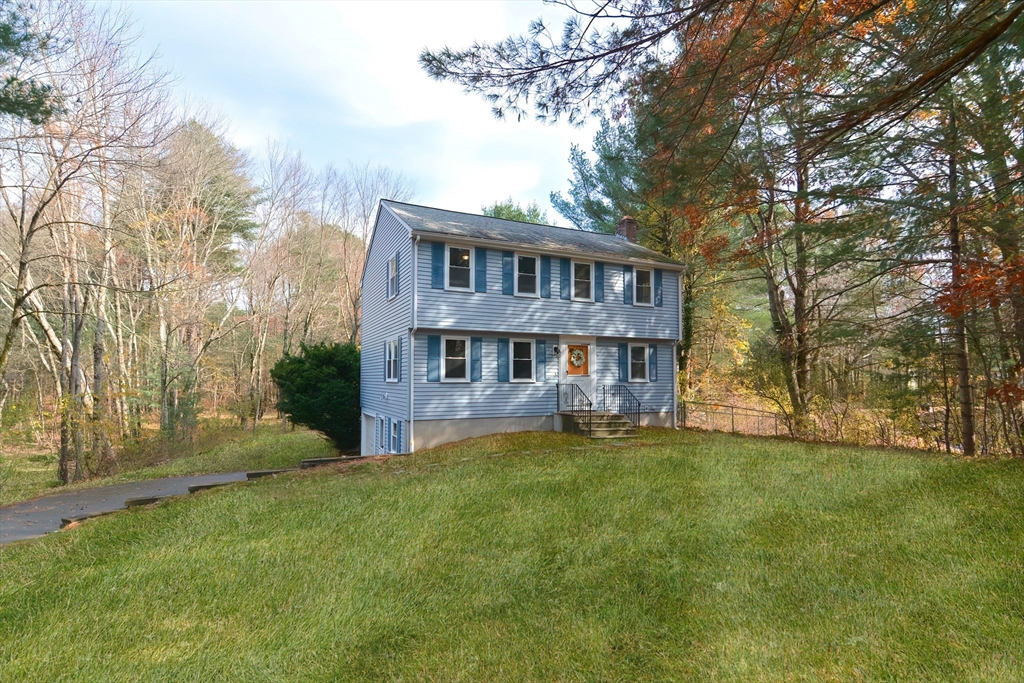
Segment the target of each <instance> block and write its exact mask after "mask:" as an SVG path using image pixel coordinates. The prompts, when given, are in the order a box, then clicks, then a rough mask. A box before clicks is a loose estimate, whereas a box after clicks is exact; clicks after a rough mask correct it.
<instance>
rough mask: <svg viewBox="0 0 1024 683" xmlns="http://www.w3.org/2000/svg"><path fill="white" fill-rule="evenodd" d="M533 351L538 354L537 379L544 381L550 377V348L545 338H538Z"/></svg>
mask: <svg viewBox="0 0 1024 683" xmlns="http://www.w3.org/2000/svg"><path fill="white" fill-rule="evenodd" d="M533 352H534V353H535V354H537V372H536V375H537V381H538V382H544V381H546V380H547V378H548V350H547V347H546V346H545V345H544V340H543V339H538V340H537V342H536V344H535V346H534V349H533Z"/></svg>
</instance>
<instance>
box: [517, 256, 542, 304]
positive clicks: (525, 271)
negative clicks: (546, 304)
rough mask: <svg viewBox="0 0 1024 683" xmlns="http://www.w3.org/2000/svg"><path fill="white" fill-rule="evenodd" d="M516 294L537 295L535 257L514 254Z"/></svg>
mask: <svg viewBox="0 0 1024 683" xmlns="http://www.w3.org/2000/svg"><path fill="white" fill-rule="evenodd" d="M516 294H520V295H523V296H537V257H536V256H521V255H519V254H517V255H516Z"/></svg>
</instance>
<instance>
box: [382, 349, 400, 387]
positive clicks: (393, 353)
mask: <svg viewBox="0 0 1024 683" xmlns="http://www.w3.org/2000/svg"><path fill="white" fill-rule="evenodd" d="M401 360H402V359H401V358H400V357H399V354H398V340H397V339H389V340H387V341H386V342H384V368H385V370H384V381H385V382H387V383H389V384H395V383H397V382H398V372H396V373H395V375H394V376H392V375H391V367H392V363H393V362H395V361H397V362H395V365H394V367H395V370H398V371H399V372H401V371H400V370H399V368H398V363H400V362H401Z"/></svg>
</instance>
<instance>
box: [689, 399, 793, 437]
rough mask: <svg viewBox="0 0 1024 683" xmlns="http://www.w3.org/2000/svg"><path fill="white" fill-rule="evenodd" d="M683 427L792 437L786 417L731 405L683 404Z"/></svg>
mask: <svg viewBox="0 0 1024 683" xmlns="http://www.w3.org/2000/svg"><path fill="white" fill-rule="evenodd" d="M679 422H680V424H679V426H680V427H684V428H686V427H689V428H691V429H704V430H707V431H712V432H735V433H738V434H748V435H750V436H780V435H781V436H788V435H789V425H788V423H787V422H786V417H785V415H782V414H781V413H773V412H771V411H768V410H757V409H756V408H744V407H743V406H734V405H729V404H728V403H702V402H699V401H680V402H679Z"/></svg>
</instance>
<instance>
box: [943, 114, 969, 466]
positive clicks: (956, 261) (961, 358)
mask: <svg viewBox="0 0 1024 683" xmlns="http://www.w3.org/2000/svg"><path fill="white" fill-rule="evenodd" d="M947 133H948V135H947V142H948V143H949V254H950V263H951V265H952V282H951V284H950V288H951V289H952V292H953V299H954V305H955V306H956V309H955V310H954V316H953V347H954V351H955V353H956V370H957V385H958V386H959V389H960V421H961V431H962V434H963V448H964V455H967V456H972V455H974V454H975V446H974V396H973V394H972V391H971V365H970V358H968V356H967V322H966V320H965V316H966V311H965V310H964V307H963V304H962V302H961V301H960V295H961V293H962V292H963V282H962V280H963V261H962V256H961V244H960V215H959V205H958V204H959V202H958V199H959V179H958V174H959V171H958V169H957V154H956V150H957V142H958V141H957V133H956V117H955V115H954V114H953V113H952V112H950V114H949V121H948V129H947Z"/></svg>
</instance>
